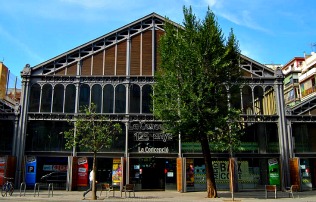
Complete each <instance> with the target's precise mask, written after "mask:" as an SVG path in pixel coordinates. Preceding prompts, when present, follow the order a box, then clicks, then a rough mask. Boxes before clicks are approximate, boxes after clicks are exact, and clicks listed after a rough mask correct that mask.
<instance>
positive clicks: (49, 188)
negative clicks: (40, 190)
mask: <svg viewBox="0 0 316 202" xmlns="http://www.w3.org/2000/svg"><path fill="white" fill-rule="evenodd" d="M50 190H52V197H53V196H54V184H53V183H49V184H48V197H50Z"/></svg>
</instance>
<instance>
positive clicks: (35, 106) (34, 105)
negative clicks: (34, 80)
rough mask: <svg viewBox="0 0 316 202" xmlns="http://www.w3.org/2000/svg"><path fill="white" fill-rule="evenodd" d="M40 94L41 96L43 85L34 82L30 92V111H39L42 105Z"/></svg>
mask: <svg viewBox="0 0 316 202" xmlns="http://www.w3.org/2000/svg"><path fill="white" fill-rule="evenodd" d="M40 96H41V87H40V85H39V84H34V85H32V87H31V92H30V104H29V111H30V112H38V111H39V105H40Z"/></svg>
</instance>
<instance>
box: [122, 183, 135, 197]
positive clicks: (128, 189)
mask: <svg viewBox="0 0 316 202" xmlns="http://www.w3.org/2000/svg"><path fill="white" fill-rule="evenodd" d="M134 189H135V185H134V184H126V185H125V186H123V188H122V190H121V197H122V192H125V198H126V192H128V197H131V192H133V194H134V198H135V190H134Z"/></svg>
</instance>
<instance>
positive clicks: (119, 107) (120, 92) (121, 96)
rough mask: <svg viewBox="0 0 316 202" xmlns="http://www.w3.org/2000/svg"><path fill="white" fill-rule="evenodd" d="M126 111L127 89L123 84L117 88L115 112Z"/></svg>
mask: <svg viewBox="0 0 316 202" xmlns="http://www.w3.org/2000/svg"><path fill="white" fill-rule="evenodd" d="M125 112H126V89H125V86H124V85H123V84H120V85H118V86H116V88H115V113H125Z"/></svg>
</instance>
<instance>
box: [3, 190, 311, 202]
mask: <svg viewBox="0 0 316 202" xmlns="http://www.w3.org/2000/svg"><path fill="white" fill-rule="evenodd" d="M82 194H83V191H62V190H55V191H54V195H53V196H50V197H49V196H48V191H47V190H40V193H39V196H37V195H36V196H35V197H34V191H33V190H27V191H26V194H25V196H23V195H22V196H21V197H20V192H19V190H15V192H14V193H13V195H12V196H7V197H2V196H0V197H1V198H0V201H82V202H83V201H91V193H88V194H87V196H86V199H85V200H82ZM112 194H113V193H110V197H109V198H106V197H105V196H106V193H105V192H102V195H101V196H100V192H99V191H98V192H97V196H99V198H98V201H101V200H104V201H114V202H120V201H125V202H127V201H134V202H136V201H137V202H145V201H147V202H152V201H157V202H198V201H201V202H204V201H212V202H213V201H214V202H218V201H221V202H222V201H226V202H228V201H232V197H231V193H229V192H225V191H219V192H218V194H219V196H220V198H215V199H209V198H206V192H187V193H179V192H177V191H139V192H135V195H136V196H135V198H133V197H132V196H133V194H132V193H131V198H125V197H124V193H123V197H122V198H121V194H120V192H119V191H115V196H114V197H113V195H112ZM127 197H128V193H127ZM234 199H235V201H237V202H239V201H246V202H253V201H273V202H275V201H305V202H316V191H304V192H297V193H295V198H294V199H292V198H289V195H288V193H285V192H281V191H278V193H277V199H274V195H273V194H272V193H269V198H268V199H266V198H265V192H264V191H248V192H245V191H243V192H237V193H235V194H234Z"/></svg>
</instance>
